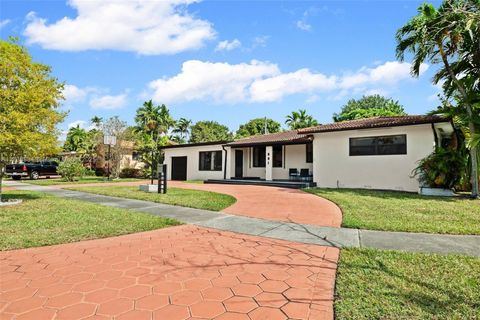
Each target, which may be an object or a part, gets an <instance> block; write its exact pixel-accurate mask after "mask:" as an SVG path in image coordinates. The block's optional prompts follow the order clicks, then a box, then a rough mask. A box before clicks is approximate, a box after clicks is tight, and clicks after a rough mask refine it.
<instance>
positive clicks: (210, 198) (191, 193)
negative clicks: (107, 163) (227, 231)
mask: <svg viewBox="0 0 480 320" xmlns="http://www.w3.org/2000/svg"><path fill="white" fill-rule="evenodd" d="M67 189H69V190H78V191H83V192H91V193H95V194H102V195H106V196H112V197H121V198H129V199H137V200H145V201H152V202H159V203H165V204H171V205H175V206H183V207H190V208H197V209H205V210H212V211H220V210H223V209H225V208H227V207H229V206H231V205H232V204H233V203H235V201H236V200H235V198H234V197H232V196H229V195H226V194H221V193H216V192H210V191H200V190H189V189H179V188H168V191H167V193H166V194H158V193H148V192H143V191H139V190H138V186H136V187H124V186H108V187H105V186H102V187H80V186H79V187H70V188H67Z"/></svg>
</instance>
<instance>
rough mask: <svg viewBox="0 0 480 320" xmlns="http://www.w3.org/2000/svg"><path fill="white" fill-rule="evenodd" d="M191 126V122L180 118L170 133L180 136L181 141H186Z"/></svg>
mask: <svg viewBox="0 0 480 320" xmlns="http://www.w3.org/2000/svg"><path fill="white" fill-rule="evenodd" d="M191 125H192V120H188V119H185V118H180V119H179V120H178V121H177V123H176V125H175V128H174V129H173V130H172V132H173V133H176V134H178V135H180V137H181V139H182V140H187V139H188V133H189V132H190V126H191Z"/></svg>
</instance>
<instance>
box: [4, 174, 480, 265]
mask: <svg viewBox="0 0 480 320" xmlns="http://www.w3.org/2000/svg"><path fill="white" fill-rule="evenodd" d="M6 185H7V186H9V187H15V188H16V189H19V190H29V191H39V192H45V193H49V194H52V195H55V196H59V197H65V198H74V199H78V200H82V201H88V202H94V203H98V204H101V205H106V206H111V207H119V208H126V209H133V210H136V211H140V212H146V213H150V214H155V215H159V216H162V217H169V218H174V219H176V220H179V221H182V222H184V223H188V224H193V225H197V226H201V227H208V228H215V229H219V230H224V231H231V232H236V233H242V234H248V235H254V236H262V237H268V238H273V239H281V240H288V241H294V242H302V243H307V244H317V245H322V246H332V247H338V248H342V247H366V248H378V249H392V250H405V251H413V252H427V253H440V254H462V255H470V256H480V236H475V235H440V234H428V233H408V232H388V231H372V230H361V229H349V228H332V227H320V226H315V225H310V224H299V223H291V222H282V221H271V220H265V219H258V218H251V217H245V216H236V215H230V214H226V213H221V212H212V211H207V210H200V209H192V208H186V207H178V206H171V205H165V204H159V203H153V202H148V201H140V200H130V199H124V198H116V197H109V196H102V195H94V194H91V193H85V192H79V191H71V190H62V189H57V188H52V187H45V186H35V185H28V184H24V183H18V182H12V181H8V182H6Z"/></svg>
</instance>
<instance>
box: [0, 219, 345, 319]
mask: <svg viewBox="0 0 480 320" xmlns="http://www.w3.org/2000/svg"><path fill="white" fill-rule="evenodd" d="M338 253H339V251H338V249H336V248H331V247H322V246H315V245H307V244H300V243H292V242H288V241H279V240H271V239H267V238H261V237H253V236H245V235H240V234H234V233H229V232H219V231H216V230H212V229H205V228H198V227H194V226H188V225H185V226H179V227H172V228H167V229H161V230H156V231H150V232H144V233H138V234H132V235H126V236H121V237H114V238H107V239H99V240H92V241H82V242H78V243H72V244H64V245H58V246H51V247H41V248H32V249H23V250H15V251H5V252H0V272H1V275H0V318H1V319H11V318H13V319H35V320H43V319H84V318H87V319H112V318H115V319H135V320H142V319H161V320H175V319H252V320H253V319H261V320H267V319H287V318H291V319H332V318H333V308H332V297H333V288H334V279H335V269H336V262H337V259H338Z"/></svg>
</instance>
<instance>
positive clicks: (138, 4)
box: [0, 0, 439, 130]
mask: <svg viewBox="0 0 480 320" xmlns="http://www.w3.org/2000/svg"><path fill="white" fill-rule="evenodd" d="M420 3H421V2H420V1H325V2H323V1H307V2H300V1H289V2H280V1H202V2H193V1H191V0H165V1H140V0H137V1H133V0H132V1H92V0H90V1H80V0H70V1H61V0H56V1H16V0H15V1H13V0H2V2H1V3H0V6H1V7H0V25H1V29H0V33H1V38H2V39H6V38H7V37H8V36H10V35H13V36H18V37H20V39H21V42H22V43H23V44H24V45H26V46H27V47H28V49H29V50H30V52H31V54H32V55H33V57H34V59H35V60H36V61H40V62H43V63H46V64H49V65H51V66H52V67H53V73H54V75H55V76H56V77H58V79H60V80H61V81H64V82H65V84H66V89H65V96H66V98H67V100H66V101H65V102H64V106H63V108H64V109H66V110H69V115H68V118H67V119H66V121H65V123H64V124H62V126H61V129H62V130H65V129H67V128H68V126H69V125H72V124H76V123H80V124H82V125H84V126H88V121H89V119H90V118H91V117H92V116H94V115H98V116H101V117H110V116H114V115H118V116H120V117H121V118H122V119H124V120H126V121H128V122H129V123H130V124H132V123H133V116H134V114H135V110H136V108H137V107H139V106H140V105H141V104H142V103H143V101H145V100H148V99H154V101H155V102H157V103H165V104H167V105H168V106H169V107H170V110H171V112H172V114H173V116H174V117H175V118H180V117H185V118H189V119H192V120H193V121H199V120H216V121H218V122H220V123H223V124H226V125H227V126H228V127H229V128H230V129H231V130H236V129H237V128H238V126H239V125H240V124H241V123H244V122H246V121H248V120H249V119H252V118H256V117H264V116H267V117H271V118H273V119H275V120H277V121H280V122H281V123H282V124H283V122H284V119H285V116H286V115H287V114H288V113H290V112H291V111H292V110H297V109H299V108H304V109H307V110H308V112H309V113H310V114H312V115H313V116H314V117H315V118H317V119H318V120H319V121H320V122H321V123H328V122H331V118H332V114H333V113H334V112H337V111H338V110H339V109H340V108H341V106H342V105H343V104H344V103H345V102H346V101H348V100H349V99H351V98H359V97H361V96H362V95H364V94H371V93H380V94H383V95H385V96H387V97H391V98H393V99H395V100H399V101H400V102H401V103H402V104H403V105H404V106H405V108H406V110H407V112H408V113H411V114H421V113H425V112H427V111H430V110H432V109H434V108H435V107H436V106H437V105H438V100H437V99H436V94H437V93H438V92H439V89H438V88H437V87H435V86H433V85H432V84H431V81H430V80H431V76H432V74H433V72H434V69H435V66H429V65H425V66H424V67H423V70H424V72H423V73H422V75H421V76H420V77H419V78H418V79H413V78H411V76H410V75H409V72H408V71H409V63H408V62H409V61H406V62H405V63H400V62H398V61H396V59H395V38H394V35H395V31H396V30H397V29H398V28H399V27H400V26H401V25H403V24H404V23H405V22H406V21H407V20H408V19H409V18H410V17H412V16H413V15H414V14H415V13H416V9H417V7H418V6H419V4H420ZM435 4H438V2H437V3H435Z"/></svg>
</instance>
